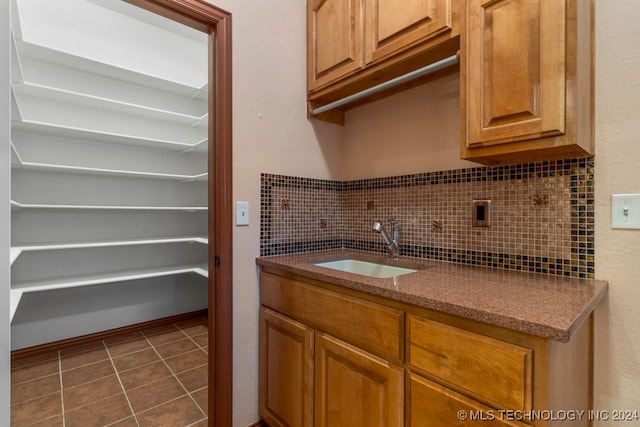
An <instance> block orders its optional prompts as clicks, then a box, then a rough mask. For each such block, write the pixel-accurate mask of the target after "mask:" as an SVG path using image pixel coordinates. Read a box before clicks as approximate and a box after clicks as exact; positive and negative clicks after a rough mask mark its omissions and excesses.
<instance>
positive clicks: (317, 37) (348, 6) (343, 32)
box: [307, 0, 364, 89]
mask: <svg viewBox="0 0 640 427" xmlns="http://www.w3.org/2000/svg"><path fill="white" fill-rule="evenodd" d="M307 8H308V10H307V14H308V31H309V37H308V43H309V53H308V60H309V89H314V88H318V87H322V86H324V85H326V84H327V83H330V82H332V81H334V80H337V79H340V78H341V77H344V76H346V75H349V74H350V73H353V72H354V71H357V70H359V69H361V68H363V67H364V56H363V55H362V52H363V40H364V39H363V37H364V34H363V27H364V23H363V22H362V18H361V16H362V3H361V0H309V1H308V3H307Z"/></svg>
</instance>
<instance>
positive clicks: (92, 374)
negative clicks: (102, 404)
mask: <svg viewBox="0 0 640 427" xmlns="http://www.w3.org/2000/svg"><path fill="white" fill-rule="evenodd" d="M113 374H115V371H114V370H113V365H112V364H111V361H110V360H103V361H102V362H96V363H92V364H90V365H84V366H81V367H79V368H74V369H69V370H68V371H64V372H63V373H62V386H63V387H64V388H65V389H67V388H71V387H75V386H78V385H80V384H84V383H88V382H91V381H95V380H97V379H99V378H104V377H108V376H110V375H113Z"/></svg>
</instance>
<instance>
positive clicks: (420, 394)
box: [407, 373, 526, 427]
mask: <svg viewBox="0 0 640 427" xmlns="http://www.w3.org/2000/svg"><path fill="white" fill-rule="evenodd" d="M502 418H505V419H502ZM507 418H508V417H507V416H506V415H505V416H502V415H501V414H500V413H499V412H498V411H496V410H492V409H491V408H489V407H487V406H484V405H482V404H481V403H479V402H476V401H474V400H473V399H469V398H467V397H465V396H463V395H461V394H458V393H455V392H454V391H451V390H449V389H447V388H445V387H442V386H440V385H438V384H436V383H434V382H431V381H429V380H427V379H425V378H422V377H420V376H419V375H416V374H414V373H409V374H407V426H408V427H469V426H478V427H507V426H511V427H526V425H525V424H521V423H519V422H517V421H511V420H508V419H507Z"/></svg>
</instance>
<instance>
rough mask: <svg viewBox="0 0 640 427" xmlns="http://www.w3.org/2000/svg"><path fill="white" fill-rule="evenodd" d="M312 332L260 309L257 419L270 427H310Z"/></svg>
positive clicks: (311, 417)
mask: <svg viewBox="0 0 640 427" xmlns="http://www.w3.org/2000/svg"><path fill="white" fill-rule="evenodd" d="M312 405H313V330H312V329H310V328H307V327H306V326H304V325H303V324H301V323H298V322H295V321H294V320H291V319H289V318H287V317H285V316H282V315H280V314H278V313H276V312H274V311H271V310H269V309H266V308H261V309H260V415H261V416H262V417H263V418H264V419H265V420H266V421H267V423H269V425H270V426H272V427H275V426H290V427H296V426H299V427H310V426H312V425H313V407H312Z"/></svg>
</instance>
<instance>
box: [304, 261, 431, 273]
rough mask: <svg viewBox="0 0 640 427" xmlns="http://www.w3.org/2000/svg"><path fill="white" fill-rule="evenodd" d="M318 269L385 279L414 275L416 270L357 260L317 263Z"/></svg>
mask: <svg viewBox="0 0 640 427" xmlns="http://www.w3.org/2000/svg"><path fill="white" fill-rule="evenodd" d="M314 265H317V266H318V267H325V268H332V269H334V270H340V271H345V272H347V273H355V274H362V275H363V276H369V277H378V278H387V277H394V276H400V275H402V274H409V273H415V272H416V271H418V270H413V269H411V268H404V267H394V266H392V265H385V264H378V263H375V262H367V261H360V260H357V259H340V260H337V261H327V262H318V263H315V264H314Z"/></svg>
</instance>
